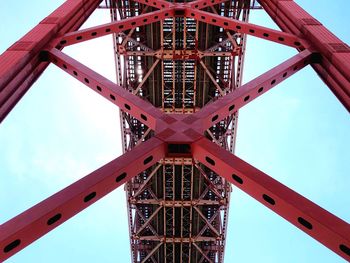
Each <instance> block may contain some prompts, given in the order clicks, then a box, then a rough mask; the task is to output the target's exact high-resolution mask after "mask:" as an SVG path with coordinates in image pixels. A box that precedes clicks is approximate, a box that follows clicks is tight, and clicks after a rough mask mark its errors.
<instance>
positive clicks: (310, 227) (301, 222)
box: [298, 217, 312, 230]
mask: <svg viewBox="0 0 350 263" xmlns="http://www.w3.org/2000/svg"><path fill="white" fill-rule="evenodd" d="M298 222H299V223H300V224H302V225H303V226H304V227H306V228H307V229H310V230H311V229H312V224H311V223H310V222H309V221H307V220H306V219H304V218H302V217H298Z"/></svg>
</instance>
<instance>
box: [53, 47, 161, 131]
mask: <svg viewBox="0 0 350 263" xmlns="http://www.w3.org/2000/svg"><path fill="white" fill-rule="evenodd" d="M49 53H50V55H49V59H50V60H51V61H52V62H53V63H54V64H56V65H57V66H58V67H60V68H62V69H63V70H65V71H66V72H67V73H69V74H70V75H72V76H74V77H75V78H77V79H78V80H79V81H81V82H82V83H84V84H85V85H86V86H88V87H90V88H91V89H92V90H94V91H96V92H97V93H98V94H100V95H101V96H103V97H105V98H106V99H108V100H109V101H111V102H112V103H114V104H115V105H117V106H119V107H120V108H121V109H123V110H124V111H126V112H129V113H130V114H132V115H133V116H134V117H135V118H137V119H139V120H140V121H142V122H144V123H145V124H146V125H147V126H148V127H150V128H151V129H153V130H154V129H155V128H156V121H157V119H158V118H160V117H161V116H162V115H163V113H162V112H161V111H160V110H158V109H157V108H155V107H154V106H153V105H152V104H150V103H148V102H146V101H144V100H142V99H140V98H139V97H136V96H134V95H133V94H131V93H130V92H128V91H127V90H125V89H123V88H122V87H120V86H118V85H116V84H115V83H113V82H112V81H110V80H108V79H106V78H105V77H103V76H101V75H100V74H98V73H96V72H95V71H93V70H91V69H89V68H88V67H86V66H84V65H83V64H81V63H79V62H78V61H76V60H75V59H73V58H71V57H69V56H68V55H66V54H64V53H62V52H61V51H59V50H57V49H52V50H50V51H49Z"/></svg>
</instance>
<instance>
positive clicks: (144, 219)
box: [0, 0, 350, 262]
mask: <svg viewBox="0 0 350 263" xmlns="http://www.w3.org/2000/svg"><path fill="white" fill-rule="evenodd" d="M101 2H102V1H98V0H67V1H66V2H65V3H64V4H63V5H62V6H61V7H59V8H58V9H57V10H56V11H54V12H53V13H52V14H51V15H49V16H48V17H46V18H45V19H44V20H43V21H42V22H40V23H39V24H38V25H37V26H36V27H35V28H34V29H33V30H31V31H30V32H29V33H28V34H26V35H25V36H24V37H23V38H21V39H20V40H19V41H18V42H16V43H15V44H14V45H12V46H11V47H10V48H9V49H8V50H7V51H5V52H4V53H3V54H2V55H1V56H0V120H1V121H2V120H3V119H4V118H5V117H6V116H7V114H8V113H9V112H10V111H11V110H12V109H13V107H14V106H15V105H16V103H17V102H18V101H19V100H20V99H21V98H22V97H23V96H24V94H25V93H26V91H27V90H28V89H29V88H30V87H31V85H32V84H33V83H34V82H35V80H36V79H38V78H39V77H40V75H41V73H42V72H43V71H44V70H45V68H46V67H47V66H48V64H49V63H53V64H55V65H56V66H57V67H59V68H61V69H62V70H63V71H65V72H66V73H67V74H69V75H71V76H73V77H74V78H76V79H78V80H79V81H81V82H82V83H83V84H85V85H86V86H87V87H89V88H91V89H92V90H94V91H95V92H97V93H98V94H100V95H101V96H103V97H105V98H106V99H107V100H109V101H110V102H112V103H114V104H115V105H117V106H118V107H119V108H120V117H121V124H122V125H121V127H122V133H123V150H124V154H123V155H122V156H120V157H118V158H116V159H115V160H113V161H111V162H110V163H108V164H106V165H104V166H102V167H101V168H100V169H98V170H96V171H94V172H92V173H91V174H89V175H87V176H86V177H84V178H82V179H81V180H79V181H77V182H75V183H73V184H72V185H70V186H68V187H67V188H65V189H63V190H61V191H59V192H58V193H56V194H54V195H53V196H51V197H49V198H47V199H46V200H44V201H42V202H41V203H39V204H37V205H35V206H34V207H32V208H30V209H28V210H27V211H25V212H23V213H22V214H20V215H18V216H16V217H15V218H13V219H11V220H9V221H8V222H6V223H4V224H2V225H0V260H1V261H3V260H5V259H7V258H9V257H10V256H12V255H13V254H15V253H16V252H18V251H20V250H21V249H23V248H25V247H26V246H27V245H29V244H30V243H32V242H34V241H35V240H36V239H38V238H40V237H41V236H43V235H45V234H46V233H47V232H49V231H51V230H52V229H54V228H55V227H57V226H59V225H60V224H62V223H63V222H65V221H66V220H68V219H69V218H71V217H72V216H74V215H75V214H77V213H79V212H80V211H82V210H83V209H85V208H86V207H88V206H89V205H91V204H92V203H94V202H96V201H97V200H99V199H100V198H102V197H103V196H104V195H106V194H107V193H109V192H111V191H112V190H114V189H116V188H117V187H119V186H120V185H122V184H124V183H125V184H126V195H127V202H128V214H129V230H130V245H131V253H132V261H133V262H223V259H224V248H225V240H226V234H227V233H226V230H227V217H228V208H229V202H230V191H231V184H233V185H235V186H236V187H238V188H240V189H242V190H243V191H244V192H246V193H248V194H249V195H251V196H252V197H253V198H255V199H256V200H257V201H259V202H261V203H262V204H263V205H265V206H266V207H268V208H269V209H271V210H272V211H274V212H275V213H277V214H279V215H280V216H281V217H283V218H285V219H286V220H288V221H289V222H290V223H292V224H294V225H295V226H296V227H298V228H300V229H301V230H302V231H304V232H305V233H306V234H308V235H310V236H311V237H313V238H314V239H316V240H317V241H319V242H321V243H322V244H323V245H325V246H326V247H328V248H329V249H331V250H333V251H334V252H335V253H337V254H338V255H339V256H341V257H343V258H344V259H345V260H347V261H349V260H350V226H349V224H348V223H347V222H344V221H343V220H341V219H339V218H338V217H336V216H334V215H333V214H331V213H329V212H327V211H325V210H324V209H322V208H321V207H319V206H317V205H316V204H314V203H313V202H311V201H310V200H308V199H306V198H304V197H303V196H301V195H300V194H298V193H296V192H294V191H293V190H291V189H289V188H288V187H286V186H284V185H283V184H281V183H279V182H278V181H276V180H274V179H273V178H271V177H270V176H269V175H267V174H265V173H263V172H262V171H259V170H258V169H256V168H254V167H253V166H251V165H250V164H248V163H246V162H245V161H243V160H241V159H240V158H238V157H237V156H235V155H234V146H235V140H236V124H237V117H238V110H239V109H240V108H241V107H243V106H244V105H246V104H248V103H249V102H250V101H252V100H253V99H255V98H257V97H259V96H260V95H262V94H264V93H265V92H266V91H268V90H269V89H271V88H273V87H275V86H276V85H277V84H279V83H280V82H282V81H284V80H285V79H287V78H288V77H290V76H291V75H293V74H295V73H297V72H298V71H299V70H302V69H303V68H304V67H305V66H307V65H311V66H312V67H313V68H314V69H315V71H316V72H317V73H318V75H319V76H320V77H321V78H322V80H323V81H324V82H325V83H326V84H327V85H328V86H329V88H330V89H331V90H332V92H333V93H334V94H335V96H337V98H338V99H339V101H340V102H341V103H342V104H343V105H344V107H345V108H346V109H347V110H348V111H349V110H350V48H349V47H348V45H346V44H345V43H343V42H342V41H341V40H339V39H338V38H337V37H335V36H334V35H333V34H332V33H331V32H329V31H328V30H327V29H326V28H325V27H324V26H323V25H322V24H321V23H319V22H318V21H317V20H316V19H314V18H313V17H311V16H310V15H309V14H308V13H306V12H305V11H304V10H303V9H302V8H301V7H300V6H298V5H297V4H296V3H294V2H293V1H291V0H284V1H282V0H260V1H254V0H252V1H250V0H229V1H228V0H197V1H192V2H167V1H164V0H158V1H150V0H133V1H129V0H118V1H113V0H106V1H104V2H103V3H101ZM98 7H100V8H109V9H110V11H111V18H112V21H111V23H108V24H104V25H97V26H95V27H92V28H87V29H84V30H78V29H79V27H80V26H81V25H82V23H83V22H84V21H85V20H86V19H87V18H88V17H89V16H90V15H91V13H92V12H93V11H94V10H95V9H96V8H98ZM256 8H263V9H264V10H265V11H266V12H267V13H268V14H269V15H270V17H271V18H272V19H273V20H274V21H275V22H276V24H277V25H278V26H279V27H280V28H281V29H282V31H278V30H273V29H270V28H266V27H262V26H259V25H254V24H251V23H249V22H248V17H249V12H250V10H251V9H256ZM107 34H113V36H114V48H115V61H116V71H117V81H116V83H114V82H111V81H109V80H108V79H106V78H105V77H103V76H101V75H100V74H98V73H96V72H94V71H93V70H91V69H89V68H88V67H86V66H85V65H83V64H82V63H80V62H78V61H76V60H74V59H73V58H71V57H69V56H68V55H66V54H64V53H63V52H62V49H63V48H64V47H66V46H68V45H73V44H78V43H80V42H83V41H88V40H90V39H94V38H97V37H101V36H104V35H107ZM247 35H252V36H255V37H258V38H262V39H265V40H266V41H273V42H276V43H277V44H281V45H286V46H289V47H291V48H295V49H297V50H298V52H299V53H298V54H297V55H295V56H293V57H291V58H290V59H288V60H286V61H285V62H283V63H281V64H280V65H278V66H276V67H274V68H272V69H271V70H269V71H267V72H266V73H264V74H262V75H260V76H259V77H257V78H255V79H253V80H252V81H250V82H248V83H246V84H244V85H242V74H243V62H244V54H245V43H246V36H247Z"/></svg>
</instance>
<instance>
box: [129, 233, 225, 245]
mask: <svg viewBox="0 0 350 263" xmlns="http://www.w3.org/2000/svg"><path fill="white" fill-rule="evenodd" d="M131 238H132V239H134V240H141V241H159V242H164V243H193V242H217V241H221V240H222V238H221V237H205V236H198V237H157V236H136V235H132V236H131Z"/></svg>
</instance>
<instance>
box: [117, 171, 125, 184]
mask: <svg viewBox="0 0 350 263" xmlns="http://www.w3.org/2000/svg"><path fill="white" fill-rule="evenodd" d="M126 175H127V173H122V174H121V175H119V176H118V177H117V178H115V181H116V182H117V183H119V182H120V181H121V180H123V179H125V177H126Z"/></svg>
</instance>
